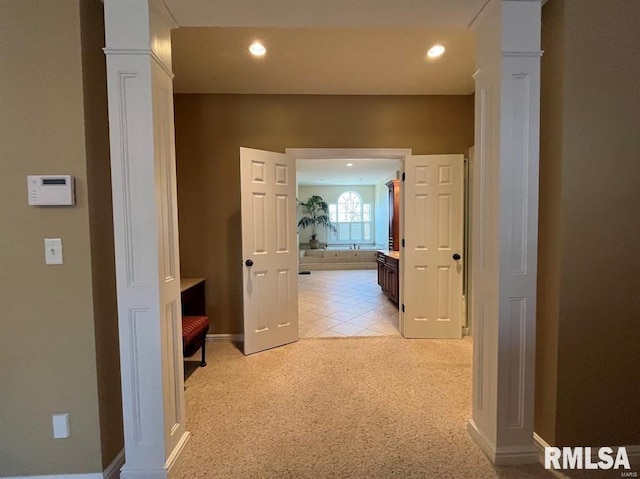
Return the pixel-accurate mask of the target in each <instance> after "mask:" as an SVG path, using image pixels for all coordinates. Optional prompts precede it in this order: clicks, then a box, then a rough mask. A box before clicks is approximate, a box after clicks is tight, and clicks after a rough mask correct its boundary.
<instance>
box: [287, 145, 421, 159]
mask: <svg viewBox="0 0 640 479" xmlns="http://www.w3.org/2000/svg"><path fill="white" fill-rule="evenodd" d="M284 151H285V153H286V154H287V155H291V156H294V157H295V158H296V160H335V159H341V158H366V159H375V158H381V159H385V160H387V159H388V160H403V159H404V157H405V156H407V155H411V154H413V152H412V149H411V148H286V149H285V150H284Z"/></svg>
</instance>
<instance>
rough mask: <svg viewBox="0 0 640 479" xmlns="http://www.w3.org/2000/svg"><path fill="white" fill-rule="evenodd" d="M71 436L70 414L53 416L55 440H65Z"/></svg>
mask: <svg viewBox="0 0 640 479" xmlns="http://www.w3.org/2000/svg"><path fill="white" fill-rule="evenodd" d="M70 435H71V433H70V431H69V414H66V413H65V414H54V415H53V438H54V439H64V438H66V437H69V436H70Z"/></svg>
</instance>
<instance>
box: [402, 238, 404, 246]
mask: <svg viewBox="0 0 640 479" xmlns="http://www.w3.org/2000/svg"><path fill="white" fill-rule="evenodd" d="M402 247H403V248H404V238H402Z"/></svg>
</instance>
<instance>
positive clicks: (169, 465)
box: [165, 383, 191, 477]
mask: <svg viewBox="0 0 640 479" xmlns="http://www.w3.org/2000/svg"><path fill="white" fill-rule="evenodd" d="M183 384H184V383H183ZM183 389H184V387H183ZM189 439H191V433H190V432H189V431H185V433H184V434H183V435H182V437H180V440H179V441H178V444H176V447H175V448H174V449H173V451H172V452H171V454H170V455H169V458H168V459H167V462H166V464H165V467H166V469H167V472H168V474H169V477H171V476H170V474H171V470H172V469H173V468H174V467H175V466H176V464H178V461H179V460H180V456H181V455H182V453H183V452H184V450H185V448H186V446H187V443H188V442H189Z"/></svg>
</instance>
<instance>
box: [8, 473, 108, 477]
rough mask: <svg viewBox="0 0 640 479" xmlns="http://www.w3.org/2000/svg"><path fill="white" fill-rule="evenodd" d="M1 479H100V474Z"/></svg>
mask: <svg viewBox="0 0 640 479" xmlns="http://www.w3.org/2000/svg"><path fill="white" fill-rule="evenodd" d="M0 477H1V479H102V473H100V472H92V473H90V474H53V475H50V476H11V477H8V476H0Z"/></svg>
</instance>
